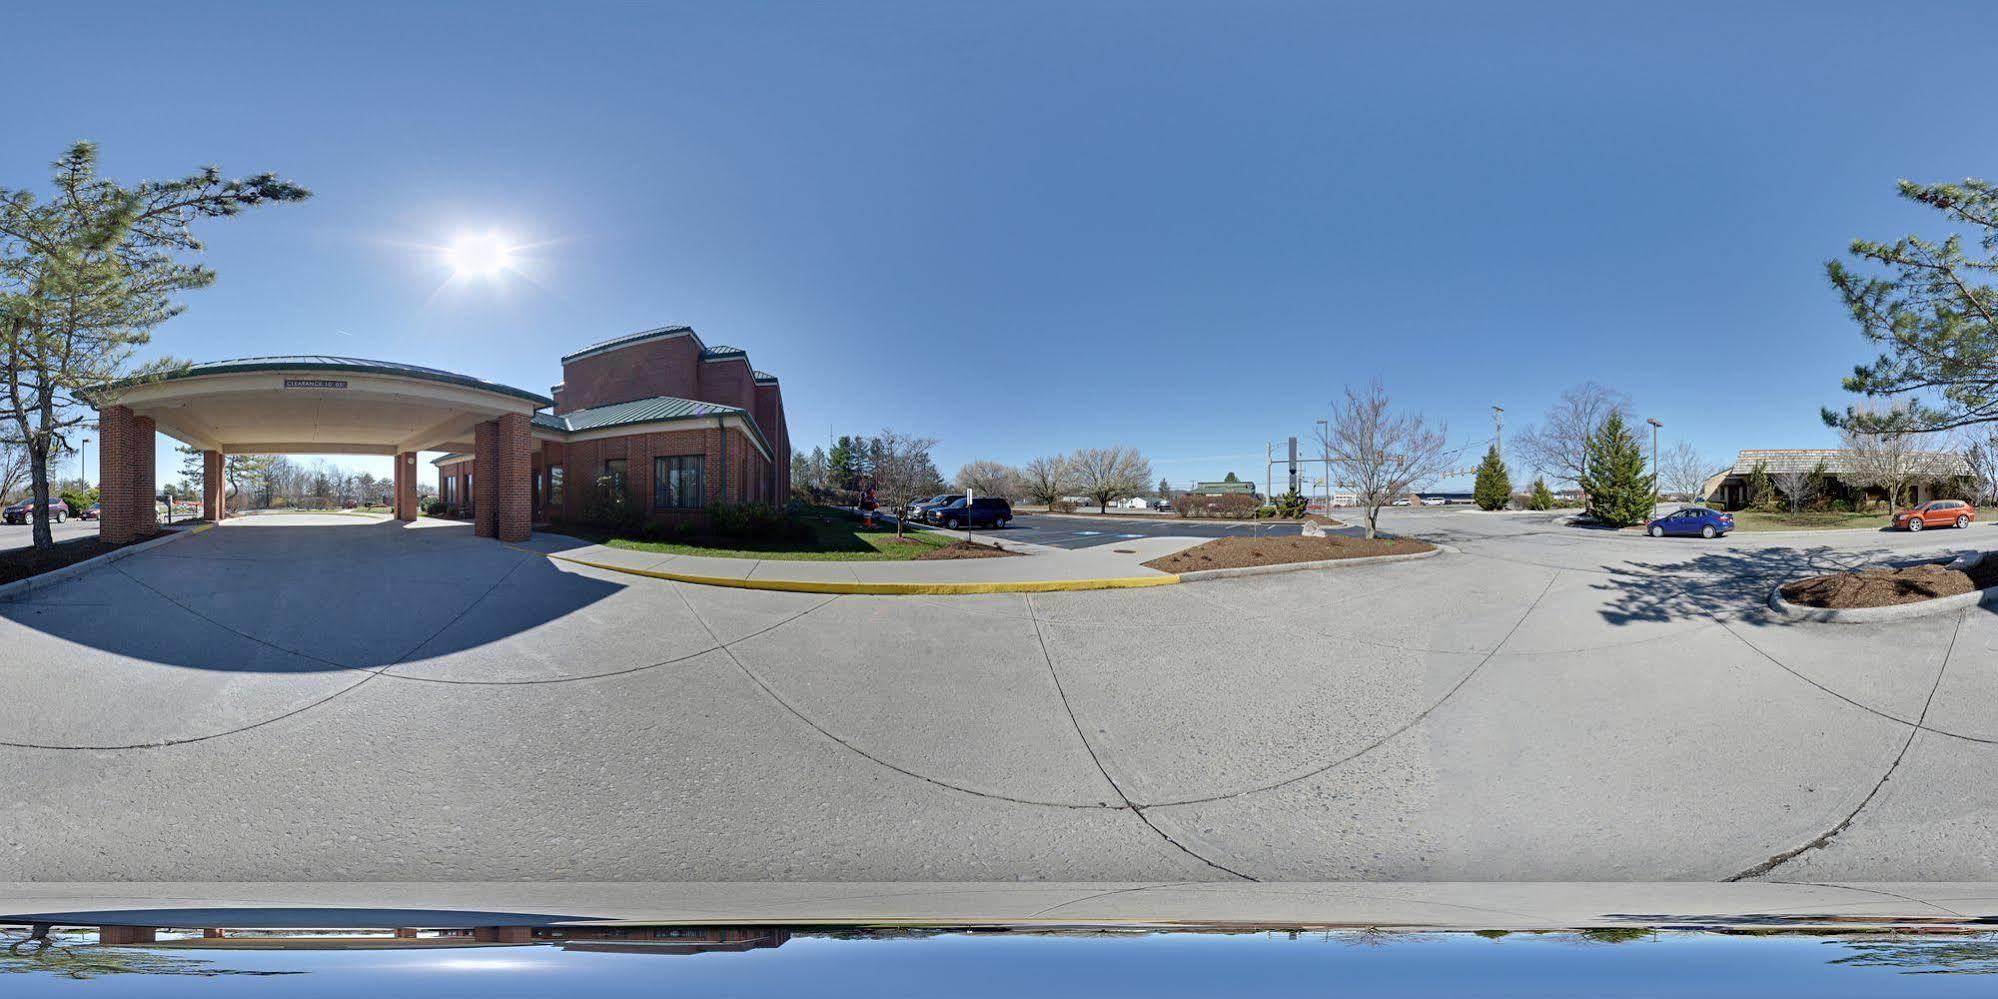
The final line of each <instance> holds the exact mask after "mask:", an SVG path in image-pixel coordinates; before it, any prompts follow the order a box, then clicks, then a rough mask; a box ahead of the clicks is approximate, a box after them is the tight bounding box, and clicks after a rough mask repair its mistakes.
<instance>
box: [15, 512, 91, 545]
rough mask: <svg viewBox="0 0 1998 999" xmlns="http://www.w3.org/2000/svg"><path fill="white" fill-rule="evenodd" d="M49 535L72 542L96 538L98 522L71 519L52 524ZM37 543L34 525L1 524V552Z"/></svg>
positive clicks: (58, 539)
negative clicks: (77, 539) (79, 539)
mask: <svg viewBox="0 0 1998 999" xmlns="http://www.w3.org/2000/svg"><path fill="white" fill-rule="evenodd" d="M49 533H51V534H53V535H55V539H56V540H57V541H70V540H73V539H75V538H83V537H95V536H96V535H97V522H96V521H94V520H77V519H76V518H73V517H72V518H70V519H68V520H65V521H63V522H62V523H60V524H50V525H49ZM34 541H35V528H34V525H32V524H0V551H9V550H12V549H15V548H26V547H28V546H29V545H31V544H33V543H34Z"/></svg>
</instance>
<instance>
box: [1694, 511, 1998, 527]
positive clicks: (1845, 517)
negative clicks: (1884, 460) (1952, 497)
mask: <svg viewBox="0 0 1998 999" xmlns="http://www.w3.org/2000/svg"><path fill="white" fill-rule="evenodd" d="M1994 520H1998V507H1988V506H1987V507H1979V508H1978V510H1977V522H1978V523H1989V522H1991V521H1994ZM1890 526H1892V521H1891V519H1890V518H1889V517H1888V514H1887V512H1886V511H1885V510H1872V511H1868V512H1866V513H1851V512H1847V511H1840V510H1803V511H1799V512H1797V513H1787V512H1784V511H1780V510H1777V511H1770V510H1737V511H1735V513H1734V529H1735V530H1736V531H1740V532H1743V533H1755V532H1757V531H1841V530H1854V529H1862V528H1868V527H1871V528H1876V529H1879V528H1886V527H1890ZM1930 530H1935V528H1930Z"/></svg>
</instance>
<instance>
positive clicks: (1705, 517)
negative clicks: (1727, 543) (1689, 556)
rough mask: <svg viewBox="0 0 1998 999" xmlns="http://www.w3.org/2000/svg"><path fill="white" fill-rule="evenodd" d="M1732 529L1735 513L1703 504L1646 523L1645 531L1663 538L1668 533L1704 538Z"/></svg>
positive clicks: (1678, 510) (1715, 536)
mask: <svg viewBox="0 0 1998 999" xmlns="http://www.w3.org/2000/svg"><path fill="white" fill-rule="evenodd" d="M1732 530H1734V515H1733V514H1727V513H1722V512H1720V511H1719V510H1709V509H1707V508H1706V507H1703V506H1688V507H1682V508H1680V509H1677V510H1674V511H1672V512H1671V513H1668V514H1666V515H1665V516H1663V517H1660V518H1658V519H1657V520H1654V521H1652V522H1651V523H1649V524H1646V525H1644V533H1646V534H1649V535H1651V536H1652V537H1654V538H1662V537H1664V536H1666V535H1668V534H1670V535H1673V536H1675V537H1682V538H1684V537H1691V536H1693V535H1695V534H1697V535H1699V536H1700V537H1703V538H1718V537H1720V536H1721V535H1723V534H1726V533H1727V532H1729V531H1732Z"/></svg>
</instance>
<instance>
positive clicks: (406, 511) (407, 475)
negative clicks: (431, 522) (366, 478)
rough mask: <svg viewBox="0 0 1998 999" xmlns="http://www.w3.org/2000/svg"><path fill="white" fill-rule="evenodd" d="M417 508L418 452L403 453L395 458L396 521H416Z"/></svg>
mask: <svg viewBox="0 0 1998 999" xmlns="http://www.w3.org/2000/svg"><path fill="white" fill-rule="evenodd" d="M416 507H417V500H416V452H414V451H403V452H401V453H399V454H397V455H396V456H395V519H397V520H415V519H416V513H417V510H416Z"/></svg>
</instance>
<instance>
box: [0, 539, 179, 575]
mask: <svg viewBox="0 0 1998 999" xmlns="http://www.w3.org/2000/svg"><path fill="white" fill-rule="evenodd" d="M166 533H169V532H166V531H160V532H158V533H156V534H148V535H146V536H144V537H139V538H134V539H132V540H131V541H127V542H125V544H123V545H112V544H105V543H104V542H102V541H99V540H98V539H96V538H77V539H75V540H73V541H58V542H56V546H55V548H54V549H52V550H48V551H44V550H42V549H39V548H33V547H29V548H14V549H10V550H8V551H4V552H0V583H12V582H15V581H17V580H22V579H26V578H28V577H29V576H39V575H41V574H42V573H45V572H51V571H53V570H56V569H61V568H63V567H64V566H71V565H75V564H76V563H78V562H81V561H83V560H84V559H88V558H96V557H97V556H99V555H102V554H104V553H105V552H110V551H117V550H118V549H120V548H123V547H125V545H136V544H139V543H141V542H145V541H151V540H153V539H154V538H157V537H159V536H160V535H161V534H166Z"/></svg>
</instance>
